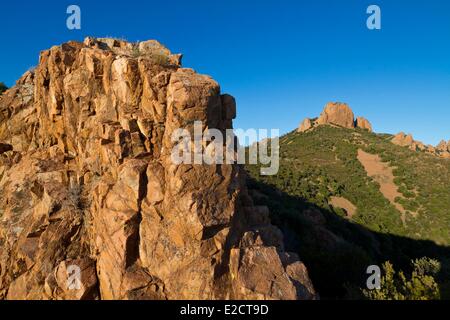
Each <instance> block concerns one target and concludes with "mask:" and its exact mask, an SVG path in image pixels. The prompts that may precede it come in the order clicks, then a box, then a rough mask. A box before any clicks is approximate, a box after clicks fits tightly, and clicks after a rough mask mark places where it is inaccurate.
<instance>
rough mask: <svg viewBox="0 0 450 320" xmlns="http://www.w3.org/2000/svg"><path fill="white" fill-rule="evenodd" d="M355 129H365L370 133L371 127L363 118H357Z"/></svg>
mask: <svg viewBox="0 0 450 320" xmlns="http://www.w3.org/2000/svg"><path fill="white" fill-rule="evenodd" d="M355 127H356V128H361V129H366V130H368V131H369V132H372V125H371V124H370V122H369V120H367V119H366V118H364V117H357V118H356V121H355Z"/></svg>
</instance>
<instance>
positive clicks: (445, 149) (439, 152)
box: [391, 132, 450, 159]
mask: <svg viewBox="0 0 450 320" xmlns="http://www.w3.org/2000/svg"><path fill="white" fill-rule="evenodd" d="M391 142H392V143H393V144H396V145H399V146H401V147H408V148H409V149H411V150H412V151H419V152H425V153H428V154H431V155H434V156H438V157H441V158H445V159H450V141H449V142H448V143H446V142H445V141H441V142H440V143H439V145H437V146H436V147H433V146H432V145H425V144H424V143H422V142H420V141H416V140H414V138H413V136H412V135H411V134H408V135H407V134H405V133H403V132H400V133H398V134H396V135H395V136H394V137H393V138H392V139H391Z"/></svg>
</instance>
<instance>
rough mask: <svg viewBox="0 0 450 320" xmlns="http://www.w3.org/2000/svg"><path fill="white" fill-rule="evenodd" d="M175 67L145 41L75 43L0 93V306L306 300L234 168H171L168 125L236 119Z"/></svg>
mask: <svg viewBox="0 0 450 320" xmlns="http://www.w3.org/2000/svg"><path fill="white" fill-rule="evenodd" d="M180 63H181V56H180V55H174V54H171V53H170V51H169V50H167V49H166V48H164V47H163V46H162V45H160V44H159V43H158V42H156V41H147V42H141V43H139V44H130V43H128V42H125V41H119V40H115V39H94V38H87V39H86V40H85V42H84V43H78V42H68V43H65V44H63V45H61V46H55V47H53V48H51V49H50V50H46V51H43V52H42V53H41V56H40V60H39V65H38V67H37V68H36V70H35V71H33V72H27V73H26V74H25V75H24V76H23V77H22V78H21V79H20V80H19V81H18V82H17V84H16V86H14V87H13V88H11V89H10V90H8V91H7V92H6V93H4V94H3V95H2V96H1V97H0V143H2V144H1V148H2V154H1V155H0V248H1V250H0V298H5V299H314V298H316V294H315V292H314V289H313V286H312V284H311V281H310V280H309V277H308V273H307V270H306V268H305V266H304V265H303V263H302V262H300V261H299V258H298V257H297V256H296V255H295V254H290V253H287V252H285V251H284V248H283V238H282V234H281V232H280V230H279V229H277V228H276V227H274V226H272V225H271V224H270V221H269V212H268V209H267V208H266V207H255V206H254V205H253V202H252V200H251V198H250V196H249V195H248V192H247V189H246V185H245V176H244V174H245V173H244V171H243V170H242V169H241V167H240V166H238V165H234V164H233V165H226V164H217V165H188V164H181V165H176V164H174V163H173V162H172V161H171V158H170V153H171V150H172V148H173V146H174V144H175V142H174V141H172V139H171V135H172V133H173V132H174V130H176V129H178V128H186V129H188V130H192V128H193V121H194V120H199V121H202V122H203V126H204V128H203V129H205V128H206V127H208V128H217V129H219V130H225V129H227V128H231V127H232V120H233V118H234V117H235V115H236V104H235V101H234V98H232V97H231V96H228V95H221V94H220V87H219V85H218V84H217V82H215V81H214V80H213V79H211V78H210V77H208V76H204V75H199V74H197V73H195V72H194V71H193V70H191V69H185V68H182V67H181V65H180ZM9 146H10V147H9ZM74 268H75V269H74ZM74 270H75V271H76V272H75V273H73V272H74ZM72 275H76V278H75V280H76V281H75V284H76V286H75V289H74V288H73V287H71V286H68V281H69V280H73V278H72Z"/></svg>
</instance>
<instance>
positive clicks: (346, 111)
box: [297, 102, 372, 132]
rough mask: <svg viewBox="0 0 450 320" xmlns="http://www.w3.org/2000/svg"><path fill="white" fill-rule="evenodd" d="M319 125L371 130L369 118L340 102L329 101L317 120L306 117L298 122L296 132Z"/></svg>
mask: <svg viewBox="0 0 450 320" xmlns="http://www.w3.org/2000/svg"><path fill="white" fill-rule="evenodd" d="M320 125H335V126H339V127H343V128H348V129H354V128H361V129H366V130H368V131H372V125H371V124H370V122H369V120H367V119H366V118H363V117H358V118H356V120H355V115H354V113H353V111H352V109H351V108H350V107H349V105H348V104H346V103H342V102H329V103H327V104H326V105H325V108H324V110H323V111H322V113H321V114H320V117H319V118H317V120H314V119H310V118H306V119H305V120H303V122H302V123H301V124H300V126H299V128H298V130H297V132H305V131H308V130H310V129H313V128H315V127H317V126H320Z"/></svg>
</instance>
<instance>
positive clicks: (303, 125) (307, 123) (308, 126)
mask: <svg viewBox="0 0 450 320" xmlns="http://www.w3.org/2000/svg"><path fill="white" fill-rule="evenodd" d="M312 127H313V124H312V122H311V119H309V118H306V119H305V120H303V122H302V123H301V124H300V126H299V127H298V129H297V132H305V131H308V130H309V129H311V128H312Z"/></svg>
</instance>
